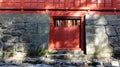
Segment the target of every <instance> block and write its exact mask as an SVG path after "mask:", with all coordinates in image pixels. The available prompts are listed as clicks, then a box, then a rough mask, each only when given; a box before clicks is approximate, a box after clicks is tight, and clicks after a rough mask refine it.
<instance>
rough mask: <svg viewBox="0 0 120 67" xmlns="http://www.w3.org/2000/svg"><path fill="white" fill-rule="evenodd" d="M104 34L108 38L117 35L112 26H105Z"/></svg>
mask: <svg viewBox="0 0 120 67" xmlns="http://www.w3.org/2000/svg"><path fill="white" fill-rule="evenodd" d="M106 32H107V35H108V36H114V35H117V33H116V31H115V28H114V26H106Z"/></svg>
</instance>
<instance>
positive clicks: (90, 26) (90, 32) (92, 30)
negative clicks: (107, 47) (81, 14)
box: [85, 25, 95, 35]
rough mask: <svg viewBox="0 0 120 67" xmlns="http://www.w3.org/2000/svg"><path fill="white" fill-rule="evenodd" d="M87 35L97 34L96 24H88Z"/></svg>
mask: <svg viewBox="0 0 120 67" xmlns="http://www.w3.org/2000/svg"><path fill="white" fill-rule="evenodd" d="M85 29H86V35H87V34H95V26H94V25H86V27H85Z"/></svg>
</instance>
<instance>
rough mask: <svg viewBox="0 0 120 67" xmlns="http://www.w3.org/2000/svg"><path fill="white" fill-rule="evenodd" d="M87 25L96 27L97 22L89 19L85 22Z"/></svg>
mask: <svg viewBox="0 0 120 67" xmlns="http://www.w3.org/2000/svg"><path fill="white" fill-rule="evenodd" d="M85 23H86V25H95V23H96V21H95V20H93V19H88V20H86V21H85Z"/></svg>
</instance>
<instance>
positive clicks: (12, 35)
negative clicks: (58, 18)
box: [0, 14, 50, 54]
mask: <svg viewBox="0 0 120 67" xmlns="http://www.w3.org/2000/svg"><path fill="white" fill-rule="evenodd" d="M49 26H50V25H49V15H47V14H0V45H1V50H2V49H3V50H4V51H5V52H14V51H18V52H25V51H26V50H32V49H33V50H35V49H36V51H37V48H40V49H46V48H48V41H49ZM2 46H3V47H2ZM6 54H8V53H6Z"/></svg>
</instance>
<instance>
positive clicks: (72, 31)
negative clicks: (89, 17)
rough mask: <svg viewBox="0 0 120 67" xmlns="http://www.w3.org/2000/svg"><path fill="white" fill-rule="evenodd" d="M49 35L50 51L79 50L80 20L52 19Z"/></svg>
mask: <svg viewBox="0 0 120 67" xmlns="http://www.w3.org/2000/svg"><path fill="white" fill-rule="evenodd" d="M50 33H51V35H50V44H49V48H50V49H58V50H73V49H80V38H81V37H80V19H68V18H67V19H54V23H53V26H52V27H51V32H50Z"/></svg>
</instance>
